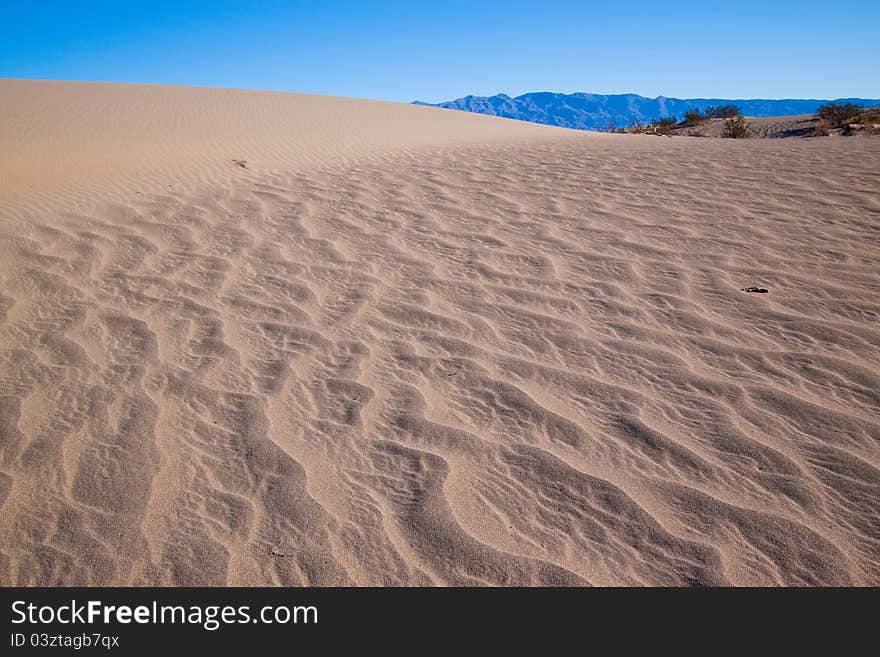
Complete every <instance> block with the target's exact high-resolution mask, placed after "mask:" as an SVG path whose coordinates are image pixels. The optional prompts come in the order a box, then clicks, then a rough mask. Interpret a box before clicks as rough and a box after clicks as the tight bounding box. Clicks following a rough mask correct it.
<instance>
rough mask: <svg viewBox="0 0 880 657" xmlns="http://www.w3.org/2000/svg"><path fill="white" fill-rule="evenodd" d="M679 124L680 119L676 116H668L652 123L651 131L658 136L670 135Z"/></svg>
mask: <svg viewBox="0 0 880 657" xmlns="http://www.w3.org/2000/svg"><path fill="white" fill-rule="evenodd" d="M676 124H678V119H676V118H675V117H674V116H667V117H664V118H662V119H654V120H653V121H651V130H650V132H653V133H654V134H657V135H668V134H669V133H670V132H671V131H672V129H673V128H674V127H675V126H676Z"/></svg>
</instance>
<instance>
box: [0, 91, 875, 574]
mask: <svg viewBox="0 0 880 657" xmlns="http://www.w3.org/2000/svg"><path fill="white" fill-rule="evenodd" d="M0 90H2V94H3V97H4V100H5V99H6V98H9V99H10V102H9V103H4V106H3V108H2V109H0V125H2V126H3V130H2V132H0V147H2V148H3V149H4V152H5V153H8V154H9V155H10V157H7V158H4V159H3V160H2V164H0V253H2V258H0V505H2V506H0V583H2V584H3V585H11V584H22V585H59V584H67V585H77V584H78V585H109V584H129V585H148V584H153V585H168V584H178V585H227V584H228V585H284V586H291V585H354V584H362V585H587V584H592V585H612V584H614V585H804V584H806V585H814V584H825V585H850V584H855V585H877V584H878V583H880V446H878V441H880V325H878V311H880V270H878V267H877V255H878V253H880V248H878V247H880V243H878V241H880V234H878V226H880V201H878V196H877V189H878V188H880V139H876V138H858V139H845V138H828V139H822V140H797V141H771V140H766V141H760V140H755V141H750V142H747V143H741V142H731V141H724V140H714V139H690V138H681V139H675V140H672V139H659V138H651V137H643V136H633V135H604V134H586V133H578V132H573V131H565V130H559V129H554V128H547V127H543V126H536V125H530V124H524V123H519V122H513V121H506V120H503V119H496V118H493V117H484V116H479V115H472V114H464V113H458V112H449V111H444V110H439V109H434V108H424V107H415V106H409V105H395V104H389V103H374V102H370V101H355V100H351V99H334V98H323V97H315V96H298V95H291V94H271V93H266V92H248V91H232V90H217V89H190V88H174V87H149V86H142V85H107V84H88V83H55V82H26V81H16V80H2V81H0ZM749 286H761V287H765V288H767V289H768V292H767V293H766V294H750V293H748V292H744V291H742V288H747V287H749Z"/></svg>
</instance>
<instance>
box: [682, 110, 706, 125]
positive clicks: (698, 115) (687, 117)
mask: <svg viewBox="0 0 880 657" xmlns="http://www.w3.org/2000/svg"><path fill="white" fill-rule="evenodd" d="M709 118H710V117H709V116H707V115H706V114H703V113H702V112H701V111H700V110H691V111H689V112H685V113H684V124H685V125H700V124H701V123H704V122H706V121H708V120H709Z"/></svg>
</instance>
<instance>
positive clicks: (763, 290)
mask: <svg viewBox="0 0 880 657" xmlns="http://www.w3.org/2000/svg"><path fill="white" fill-rule="evenodd" d="M739 289H740V290H742V291H743V292H758V293H760V294H766V293H767V292H769V291H770V290H768V289H767V288H766V287H755V286H752V287H741V288H739Z"/></svg>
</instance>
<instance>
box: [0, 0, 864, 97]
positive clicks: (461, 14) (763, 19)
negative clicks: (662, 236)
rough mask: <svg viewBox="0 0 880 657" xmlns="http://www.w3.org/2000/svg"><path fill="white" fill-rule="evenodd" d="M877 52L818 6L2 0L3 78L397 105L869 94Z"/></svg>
mask: <svg viewBox="0 0 880 657" xmlns="http://www.w3.org/2000/svg"><path fill="white" fill-rule="evenodd" d="M850 9H852V6H850ZM860 14H863V15H860ZM869 14H870V15H869ZM878 62H880V29H878V27H877V22H876V20H875V19H874V16H873V14H871V12H868V13H867V14H864V12H860V11H858V10H855V13H853V11H850V10H840V9H839V8H836V7H835V6H833V5H829V4H828V2H827V0H825V1H823V2H812V1H810V0H807V1H802V2H792V1H788V0H783V1H775V0H742V1H740V2H737V1H736V0H732V1H731V2H725V3H713V2H708V1H706V0H701V1H700V2H690V0H687V1H674V0H673V1H669V0H667V1H664V2H648V1H639V0H632V1H626V2H613V1H611V2H608V1H606V2H603V3H595V4H594V3H591V2H586V1H581V2H569V1H568V0H556V1H554V2H518V1H516V0H508V1H507V2H478V1H474V2H458V1H457V0H449V1H446V2H440V1H438V2H434V3H422V2H417V1H416V0H411V1H409V2H396V1H385V2H369V1H366V0H365V1H363V2H335V1H332V0H328V1H325V2H277V1H274V2H273V1H263V2H260V1H258V0H254V1H252V2H244V1H239V2H230V1H227V0H211V1H210V2H208V1H194V2H186V1H185V0H181V1H180V2H163V1H162V0H155V1H154V2H129V1H127V0H117V1H116V2H97V1H93V2H82V1H77V0H68V1H66V2H45V1H44V2H40V1H39V0H0V77H8V78H41V79H64V80H99V81H113V82H152V83H164V84H189V85H209V86H220V87H243V88H250V89H274V90H280V91H299V92H307V93H320V94H331V95H338V96H355V97H363V98H377V99H383V100H397V101H407V102H408V101H411V100H415V99H420V100H426V101H440V100H449V99H452V98H457V97H460V96H464V95H467V94H478V95H491V94H494V93H498V92H505V93H508V94H511V95H517V94H520V93H524V92H526V91H559V92H565V93H570V92H573V91H591V92H595V93H622V92H634V93H639V94H642V95H645V96H651V97H653V96H658V95H665V96H675V97H691V98H692V97H722V98H838V97H846V96H860V97H871V98H876V97H880V74H878V69H877V63H878Z"/></svg>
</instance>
